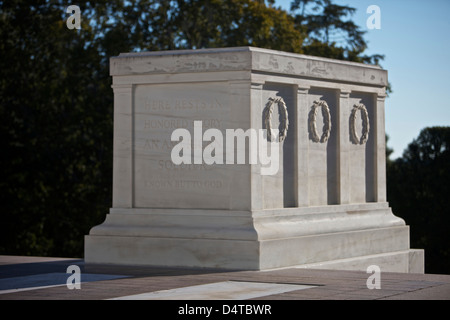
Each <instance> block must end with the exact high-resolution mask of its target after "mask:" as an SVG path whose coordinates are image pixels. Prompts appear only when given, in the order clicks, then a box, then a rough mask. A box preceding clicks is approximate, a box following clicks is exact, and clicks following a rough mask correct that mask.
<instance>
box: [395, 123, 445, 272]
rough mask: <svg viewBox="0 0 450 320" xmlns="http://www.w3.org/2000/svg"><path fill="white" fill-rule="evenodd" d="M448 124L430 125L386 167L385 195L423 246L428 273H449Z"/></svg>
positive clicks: (414, 243) (416, 242) (414, 241)
mask: <svg viewBox="0 0 450 320" xmlns="http://www.w3.org/2000/svg"><path fill="white" fill-rule="evenodd" d="M449 179H450V127H430V128H425V129H423V130H422V131H421V132H420V135H419V137H418V138H417V139H415V140H414V141H413V142H412V143H410V144H409V146H408V148H407V149H406V150H405V152H404V153H403V157H402V158H399V159H397V160H396V161H393V162H392V163H391V164H390V165H389V166H388V167H387V181H388V199H389V202H390V204H391V206H392V208H393V211H394V213H395V214H396V215H398V216H400V217H402V218H404V219H405V221H406V222H407V224H408V225H410V227H411V235H410V237H411V246H412V247H416V248H424V249H425V270H426V272H427V273H446V274H450V235H449V233H448V231H447V227H446V226H448V225H449V224H450V201H449V197H447V195H448V194H449V193H450V184H449V183H448V181H450V180H449Z"/></svg>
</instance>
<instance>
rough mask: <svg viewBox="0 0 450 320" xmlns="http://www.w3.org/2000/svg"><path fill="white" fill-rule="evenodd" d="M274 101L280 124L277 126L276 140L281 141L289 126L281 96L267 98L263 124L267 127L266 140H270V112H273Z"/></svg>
mask: <svg viewBox="0 0 450 320" xmlns="http://www.w3.org/2000/svg"><path fill="white" fill-rule="evenodd" d="M274 103H277V104H278V113H279V115H280V125H279V127H278V130H279V134H278V141H279V142H283V141H284V139H286V136H287V131H288V128H289V119H288V112H287V107H286V103H285V102H284V100H283V98H269V102H267V104H266V107H265V109H264V113H263V115H264V125H265V127H266V129H267V140H268V141H270V142H272V141H273V136H272V113H273V105H274Z"/></svg>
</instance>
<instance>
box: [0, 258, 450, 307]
mask: <svg viewBox="0 0 450 320" xmlns="http://www.w3.org/2000/svg"><path fill="white" fill-rule="evenodd" d="M71 265H75V266H78V267H79V270H80V273H79V274H76V273H75V274H72V273H67V269H68V267H69V266H71ZM75 268H76V267H75ZM78 275H80V278H81V282H80V283H79V285H80V289H76V288H74V289H69V288H68V286H67V283H69V284H70V285H72V286H74V285H75V283H76V276H78ZM370 276H371V274H368V273H366V272H359V271H337V270H313V269H299V268H288V269H280V270H270V271H217V270H204V269H203V270H199V269H197V270H191V269H179V268H178V269H176V268H156V267H141V266H135V267H131V266H127V267H123V266H112V265H86V264H85V263H84V261H83V260H82V259H65V258H44V257H22V256H0V300H103V299H115V300H155V299H156V300H158V299H159V300H180V301H181V300H376V299H388V300H450V275H434V274H404V273H388V272H382V271H381V274H380V287H381V288H380V289H371V290H370V289H368V287H367V280H368V278H369V277H370ZM69 278H70V279H69ZM247 303H248V302H247ZM183 305H184V302H183Z"/></svg>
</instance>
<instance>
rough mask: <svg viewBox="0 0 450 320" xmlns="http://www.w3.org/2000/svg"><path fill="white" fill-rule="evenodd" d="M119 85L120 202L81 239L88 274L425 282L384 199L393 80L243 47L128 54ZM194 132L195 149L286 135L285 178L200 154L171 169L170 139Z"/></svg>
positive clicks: (371, 69) (119, 62)
mask: <svg viewBox="0 0 450 320" xmlns="http://www.w3.org/2000/svg"><path fill="white" fill-rule="evenodd" d="M111 75H112V77H113V85H112V87H113V90H114V159H113V161H114V163H113V167H114V169H113V170H114V171H113V204H112V208H111V209H110V212H109V214H107V216H106V219H105V221H104V222H103V223H102V224H101V225H99V226H96V227H94V228H92V229H91V231H90V233H89V235H88V236H86V238H85V261H86V262H87V263H110V264H126V265H154V266H177V267H178V266H179V267H200V268H223V269H248V270H265V269H273V268H283V267H294V266H295V267H311V268H328V269H351V270H364V271H365V270H366V268H367V267H368V266H369V265H372V264H376V265H378V266H380V268H381V270H382V271H396V272H417V273H423V272H424V253H423V250H414V249H410V244H409V228H408V226H407V225H406V224H405V221H403V220H402V219H400V218H398V217H396V216H395V215H394V214H393V213H392V211H391V208H390V207H389V204H388V202H387V199H386V163H385V159H386V157H385V122H384V121H385V114H384V108H385V96H386V95H385V88H386V85H387V71H385V70H382V69H381V68H379V67H376V66H368V65H364V64H359V63H352V62H344V61H337V60H331V59H325V58H318V57H310V56H305V55H298V54H291V53H286V52H280V51H273V50H266V49H259V48H253V47H238V48H223V49H204V50H183V51H162V52H148V53H126V54H120V56H118V57H114V58H112V59H111ZM268 108H272V109H271V112H270V116H268V115H269V114H268V113H267V110H268ZM195 121H197V123H199V122H200V121H201V124H202V128H201V129H202V131H200V137H202V134H203V133H204V132H206V131H207V130H208V129H216V130H218V131H219V132H222V133H223V136H224V137H226V133H225V132H226V130H230V129H234V130H238V129H242V130H244V131H246V130H248V129H254V130H260V129H268V127H272V128H274V129H276V128H278V129H280V130H281V131H283V130H284V132H285V133H286V136H285V137H284V140H283V141H282V142H279V143H278V144H277V146H278V149H277V155H278V156H279V168H278V171H277V172H276V173H275V174H270V175H265V174H262V169H263V167H264V165H263V164H261V163H259V162H257V163H250V161H249V160H248V159H247V158H246V159H247V161H246V162H245V163H243V164H237V163H235V164H227V163H225V161H224V163H223V164H218V163H215V164H206V163H204V162H202V161H201V155H202V153H201V150H200V153H195V152H197V151H195V150H194V149H195V146H194V147H193V150H192V154H193V158H194V159H193V161H192V163H191V164H186V163H183V164H180V165H177V164H174V162H173V158H172V157H171V151H172V150H173V148H174V147H175V146H176V145H177V144H178V141H172V139H171V135H172V133H173V132H174V130H176V129H179V128H184V129H187V130H188V131H189V132H190V133H191V134H192V137H193V140H195V139H198V137H197V138H195V133H196V132H195V130H197V129H198V128H197V129H196V127H195ZM218 131H215V132H218ZM197 133H198V131H197ZM281 140H282V139H281ZM196 141H197V142H198V140H196ZM196 141H191V145H194V144H195V142H196ZM227 142H228V140H227ZM223 143H224V145H223V150H224V153H225V151H226V150H227V149H226V146H225V142H223ZM265 143H266V144H267V141H265ZM208 144H209V142H205V141H203V142H202V141H200V146H201V147H200V148H205V147H206V146H207V145H208ZM267 145H268V144H267ZM239 148H241V149H242V148H244V150H247V152H249V151H248V150H249V147H248V144H247V145H244V146H242V145H238V143H237V142H236V144H235V147H234V150H235V151H236V152H238V149H239ZM197 149H198V148H197ZM196 155H200V161H198V160H199V158H195V157H196ZM196 159H197V160H196ZM236 162H237V160H236Z"/></svg>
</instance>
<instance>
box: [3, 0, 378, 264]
mask: <svg viewBox="0 0 450 320" xmlns="http://www.w3.org/2000/svg"><path fill="white" fill-rule="evenodd" d="M306 2H307V1H300V2H299V1H294V3H298V5H299V8H298V10H300V11H302V13H301V14H300V13H298V12H297V13H296V14H291V13H288V12H286V11H283V10H281V9H280V8H276V7H275V5H274V1H267V2H265V1H261V0H259V1H252V0H208V1H206V0H186V1H183V0H127V1H122V0H112V1H106V0H100V1H79V2H78V3H76V4H77V5H79V6H80V9H81V18H82V20H81V29H80V30H75V29H74V30H69V29H68V28H67V27H66V19H67V18H68V16H69V14H67V13H66V7H67V6H68V3H67V2H66V1H62V0H57V1H56V0H55V1H50V0H35V1H31V0H30V1H25V0H8V1H0V52H1V56H2V59H0V70H1V76H0V117H1V124H0V134H1V137H2V139H1V150H2V156H1V157H0V168H1V170H2V172H1V177H2V178H1V181H0V195H1V197H2V198H1V199H0V200H1V201H0V203H1V212H2V214H3V219H2V221H3V224H2V226H3V230H2V233H1V235H0V254H26V255H51V256H82V254H83V237H84V235H86V234H87V233H88V232H89V229H90V228H91V227H92V226H94V225H97V224H99V223H100V222H101V221H102V219H104V216H105V213H107V211H108V209H109V207H110V206H111V185H112V176H111V174H112V145H113V143H112V127H113V122H112V114H113V112H112V110H113V105H112V103H113V102H112V97H113V95H112V90H111V88H110V85H111V78H110V77H109V58H110V57H111V56H115V55H118V54H119V53H121V52H130V51H145V50H151V51H155V50H172V49H195V48H210V47H226V46H246V45H251V46H257V47H263V48H270V49H277V50H283V51H290V52H296V53H307V54H315V55H322V56H325V57H331V58H338V59H346V60H353V61H363V62H368V63H375V62H376V61H375V60H374V59H371V58H368V57H365V56H364V55H363V52H364V50H365V48H366V45H365V43H364V40H363V33H361V31H359V30H358V28H357V27H356V26H355V25H354V24H352V23H351V21H350V20H348V19H343V18H344V16H345V15H346V14H348V13H352V12H353V9H351V8H349V7H340V6H336V5H334V4H332V3H331V1H329V0H327V1H312V2H311V4H313V5H314V6H316V7H317V10H316V9H314V10H313V11H314V12H313V13H312V14H306V10H303V9H302V8H304V7H300V5H301V3H306ZM333 30H341V31H342V32H344V38H345V39H344V43H347V44H348V46H339V45H338V44H337V43H335V42H333V41H332V39H331V38H332V37H331V34H332V32H334V31H333Z"/></svg>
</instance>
